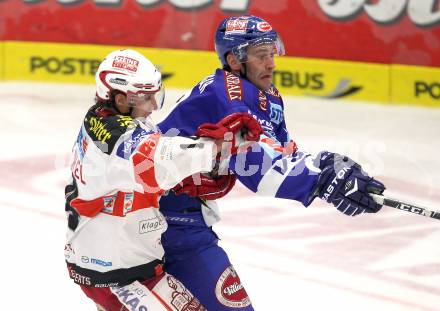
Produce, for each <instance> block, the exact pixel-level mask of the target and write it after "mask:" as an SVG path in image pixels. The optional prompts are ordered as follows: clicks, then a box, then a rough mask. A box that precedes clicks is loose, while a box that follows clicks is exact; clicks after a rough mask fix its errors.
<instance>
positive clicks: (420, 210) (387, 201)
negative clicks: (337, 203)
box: [370, 193, 440, 220]
mask: <svg viewBox="0 0 440 311" xmlns="http://www.w3.org/2000/svg"><path fill="white" fill-rule="evenodd" d="M370 195H371V196H372V197H373V200H374V201H375V202H376V203H377V204H380V205H385V206H390V207H394V208H397V209H400V210H402V211H407V212H410V213H414V214H418V215H422V216H426V217H431V218H435V219H438V220H440V211H431V210H429V209H427V208H424V207H420V206H416V205H413V204H409V203H404V202H401V201H397V200H394V199H391V198H388V197H386V196H383V195H378V194H373V193H370Z"/></svg>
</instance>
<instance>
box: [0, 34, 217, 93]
mask: <svg viewBox="0 0 440 311" xmlns="http://www.w3.org/2000/svg"><path fill="white" fill-rule="evenodd" d="M4 45H5V53H6V59H7V61H6V66H5V79H6V80H30V81H48V82H49V81H50V82H63V83H66V82H67V83H93V82H94V74H95V72H96V69H97V68H98V66H99V63H100V62H101V60H102V59H103V58H104V57H105V56H106V55H107V54H108V53H110V52H111V51H113V50H116V49H118V48H133V49H136V50H137V51H139V52H140V53H142V54H144V55H145V56H147V57H148V58H149V59H150V60H151V61H152V62H153V63H154V64H155V65H156V66H157V67H158V68H159V69H160V70H161V72H162V74H163V76H164V80H165V84H166V86H167V87H180V88H189V87H192V86H193V85H194V84H195V83H197V82H198V81H200V80H201V79H202V78H203V77H204V76H206V75H208V74H210V73H212V72H213V70H214V68H216V64H217V57H216V55H215V54H214V53H212V52H205V51H185V50H172V49H156V48H139V47H120V46H101V45H86V44H59V43H37V42H15V41H6V42H5V43H4Z"/></svg>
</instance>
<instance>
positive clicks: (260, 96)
mask: <svg viewBox="0 0 440 311" xmlns="http://www.w3.org/2000/svg"><path fill="white" fill-rule="evenodd" d="M258 101H259V104H258V108H260V110H262V111H267V97H266V95H265V94H264V92H263V91H261V90H260V91H259V93H258Z"/></svg>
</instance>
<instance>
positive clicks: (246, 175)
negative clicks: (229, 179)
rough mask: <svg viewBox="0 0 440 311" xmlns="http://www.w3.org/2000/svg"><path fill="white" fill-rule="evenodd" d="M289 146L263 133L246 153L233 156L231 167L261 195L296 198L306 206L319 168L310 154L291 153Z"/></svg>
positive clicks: (250, 187)
mask: <svg viewBox="0 0 440 311" xmlns="http://www.w3.org/2000/svg"><path fill="white" fill-rule="evenodd" d="M288 149H289V147H288V146H281V145H280V144H279V142H277V141H275V140H273V139H272V138H270V137H267V136H264V135H263V137H262V139H260V142H258V143H257V144H255V145H254V146H253V147H252V149H250V150H249V151H248V152H247V153H243V154H238V155H237V156H234V157H232V158H231V161H230V163H229V168H230V169H231V170H232V171H234V172H235V174H236V175H237V177H238V179H239V180H240V181H241V183H243V184H244V185H245V186H246V187H247V188H249V189H250V190H252V191H253V192H255V193H257V194H259V195H262V196H271V197H276V198H282V199H290V200H296V201H299V202H301V203H302V204H303V205H305V206H307V205H308V204H309V198H310V194H311V191H312V189H313V187H314V186H315V184H316V182H317V177H318V174H319V173H320V169H319V168H317V167H315V166H314V163H313V158H312V156H311V155H310V154H308V153H305V152H302V151H296V152H295V153H290V152H288Z"/></svg>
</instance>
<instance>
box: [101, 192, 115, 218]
mask: <svg viewBox="0 0 440 311" xmlns="http://www.w3.org/2000/svg"><path fill="white" fill-rule="evenodd" d="M103 200H104V208H103V210H102V212H104V213H109V214H113V208H114V207H115V202H116V194H115V195H112V196H109V197H103Z"/></svg>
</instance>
